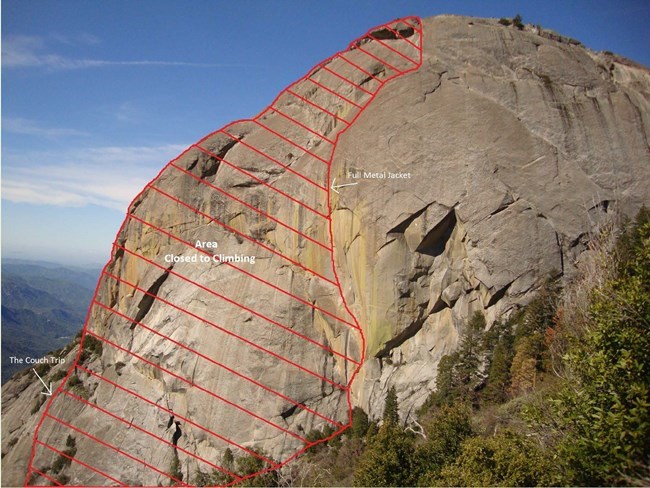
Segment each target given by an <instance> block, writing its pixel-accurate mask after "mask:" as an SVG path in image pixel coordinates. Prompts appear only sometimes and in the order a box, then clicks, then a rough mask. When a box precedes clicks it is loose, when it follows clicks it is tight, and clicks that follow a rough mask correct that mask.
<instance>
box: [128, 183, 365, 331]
mask: <svg viewBox="0 0 650 488" xmlns="http://www.w3.org/2000/svg"><path fill="white" fill-rule="evenodd" d="M152 188H153V187H152ZM129 218H132V219H134V220H137V221H138V222H140V223H142V224H144V225H146V226H148V227H150V228H152V229H155V230H157V231H158V232H161V233H163V234H165V235H166V236H167V237H171V238H172V239H175V240H177V241H178V242H181V243H183V244H185V245H186V246H187V247H189V248H191V249H194V250H196V251H198V252H200V253H202V254H205V255H206V256H210V257H213V256H215V255H214V254H211V253H210V252H208V251H206V250H205V249H198V248H195V247H194V246H193V245H192V243H191V242H188V241H184V240H183V239H181V238H180V237H178V236H177V235H175V234H172V233H170V232H167V231H165V230H163V229H161V228H160V227H157V226H155V225H153V224H151V223H149V222H147V221H146V220H143V219H141V218H139V217H136V216H135V215H133V214H129ZM137 256H139V255H137ZM143 259H146V258H144V257H143ZM219 262H220V263H221V264H226V265H228V266H230V267H231V268H233V269H236V270H238V271H241V272H242V273H244V274H245V275H246V276H249V277H251V278H253V279H254V280H256V281H259V282H260V283H264V284H265V285H268V286H270V287H271V288H273V289H274V290H276V291H279V292H280V293H283V294H285V295H287V296H288V297H291V298H293V299H294V300H297V301H299V302H300V303H302V304H303V305H307V306H308V307H311V308H313V309H314V310H318V311H319V312H321V313H324V314H325V315H328V316H329V317H332V318H333V319H335V320H337V321H338V322H341V323H343V324H346V325H349V326H350V327H355V328H356V326H355V325H354V324H353V323H352V322H348V321H346V320H343V319H342V318H341V317H338V316H337V315H334V314H333V313H331V312H328V311H327V310H325V309H322V308H320V307H317V306H316V305H314V304H313V303H311V302H309V301H307V300H305V299H304V298H300V297H298V296H296V295H294V294H292V293H289V292H288V291H286V290H283V289H282V288H280V287H279V286H276V285H274V284H272V283H269V282H268V281H266V280H263V279H262V278H260V277H258V276H256V275H254V274H253V273H250V272H248V271H246V270H244V269H242V268H239V267H237V266H234V265H233V264H232V263H229V262H225V261H219ZM163 269H165V268H163ZM172 274H176V273H174V272H172ZM314 274H315V273H314ZM179 276H181V275H179ZM181 277H182V278H183V279H186V280H187V281H189V282H190V283H193V284H195V285H197V286H201V285H199V284H198V283H196V282H194V281H191V280H189V279H188V278H186V277H184V276H181ZM334 285H336V284H335V283H334ZM205 290H206V291H209V292H210V293H212V294H214V295H217V296H221V295H219V294H218V293H217V292H215V291H214V290H212V289H210V288H206V289H205ZM221 297H222V298H224V299H225V300H229V299H227V298H225V297H223V296H221ZM233 303H235V304H236V305H238V306H240V307H241V308H245V307H244V306H242V305H240V304H239V303H237V302H233Z"/></svg>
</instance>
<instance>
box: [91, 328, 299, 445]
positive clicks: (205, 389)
mask: <svg viewBox="0 0 650 488" xmlns="http://www.w3.org/2000/svg"><path fill="white" fill-rule="evenodd" d="M86 333H87V334H90V335H91V336H93V337H94V338H95V339H99V340H100V341H102V342H103V343H105V344H108V345H109V346H111V347H114V348H115V349H119V350H120V351H122V352H125V353H127V354H130V355H131V356H133V357H134V358H137V359H138V360H140V361H142V362H144V363H147V364H148V365H149V366H153V367H154V368H157V369H159V370H160V371H162V372H163V373H165V374H168V375H170V376H173V377H174V378H176V379H179V380H181V381H184V382H185V383H187V384H188V385H190V386H192V387H194V388H196V389H198V390H201V391H202V392H204V393H207V394H208V395H210V396H212V397H214V398H216V399H217V400H221V401H222V402H223V403H225V404H227V405H230V406H231V407H234V408H236V409H237V410H240V411H242V412H244V413H245V414H247V415H250V416H251V417H255V418H256V419H258V420H261V421H262V422H264V423H265V424H268V425H270V426H271V427H274V428H276V429H278V430H281V431H282V432H284V433H285V434H289V435H290V436H292V437H295V438H296V439H298V440H299V441H301V442H304V443H305V444H308V443H309V441H308V440H307V439H304V438H303V437H300V436H299V435H298V434H296V433H294V432H291V431H290V430H287V429H285V428H283V427H280V426H279V425H277V424H276V423H274V422H271V421H270V420H268V419H265V418H264V417H260V416H259V415H257V414H255V413H253V412H251V411H250V410H248V409H246V408H244V407H240V406H239V405H237V404H236V403H233V402H231V401H230V400H227V399H225V398H223V397H222V396H220V395H217V394H216V393H212V392H211V391H210V390H208V389H207V388H204V387H203V386H201V385H199V384H197V383H195V382H194V381H193V380H190V379H187V378H185V377H184V376H181V375H178V374H176V373H173V372H171V371H169V370H168V369H166V368H163V367H162V366H159V365H157V364H156V363H154V362H153V361H149V360H148V359H146V358H144V357H142V356H140V355H139V354H136V353H134V352H133V351H131V350H129V349H127V348H125V347H122V346H118V345H117V344H115V343H114V342H113V341H110V340H108V339H106V337H104V336H101V335H99V334H96V333H95V332H92V331H86Z"/></svg>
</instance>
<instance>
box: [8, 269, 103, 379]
mask: <svg viewBox="0 0 650 488" xmlns="http://www.w3.org/2000/svg"><path fill="white" fill-rule="evenodd" d="M99 273H100V270H99V269H83V268H74V267H70V266H61V265H57V264H52V263H45V262H29V261H23V260H9V259H6V260H3V261H2V383H3V384H4V383H5V381H7V380H8V379H9V377H11V375H12V374H14V373H15V372H16V371H18V370H20V369H23V368H24V367H25V366H24V365H12V364H11V362H10V357H11V356H18V357H25V356H31V357H40V356H43V355H44V354H46V353H47V352H49V351H52V350H55V349H58V348H60V347H62V346H64V345H65V344H67V343H68V342H70V340H71V339H72V337H74V335H75V334H77V332H79V330H81V328H82V326H83V323H84V319H85V316H86V311H87V309H88V306H89V304H90V300H91V299H92V294H93V291H94V287H95V285H96V283H97V278H98V276H99Z"/></svg>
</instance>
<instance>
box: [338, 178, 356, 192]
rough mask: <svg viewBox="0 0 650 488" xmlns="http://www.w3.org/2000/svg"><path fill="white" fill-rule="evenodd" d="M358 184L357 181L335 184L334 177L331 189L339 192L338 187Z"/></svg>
mask: <svg viewBox="0 0 650 488" xmlns="http://www.w3.org/2000/svg"><path fill="white" fill-rule="evenodd" d="M358 184H359V183H358V182H357V183H346V184H345V185H337V184H336V178H334V179H333V180H332V190H334V191H335V192H336V193H340V192H339V191H338V188H343V187H345V186H354V185H358Z"/></svg>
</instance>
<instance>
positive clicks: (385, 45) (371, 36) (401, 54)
mask: <svg viewBox="0 0 650 488" xmlns="http://www.w3.org/2000/svg"><path fill="white" fill-rule="evenodd" d="M368 37H369V38H370V39H372V40H373V41H377V42H378V43H379V44H381V45H382V46H384V47H385V48H386V49H389V50H391V51H393V52H394V53H395V54H397V55H398V56H401V57H402V58H404V59H405V60H406V61H408V62H409V63H413V64H414V65H416V66H417V65H418V63H416V62H415V61H413V60H412V59H411V58H409V57H408V56H407V55H406V54H404V53H401V52H399V51H398V50H397V49H394V48H392V47H390V46H389V45H388V44H386V43H385V42H383V41H382V40H381V39H377V38H376V37H375V36H373V35H372V34H371V35H369V36H368Z"/></svg>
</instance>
